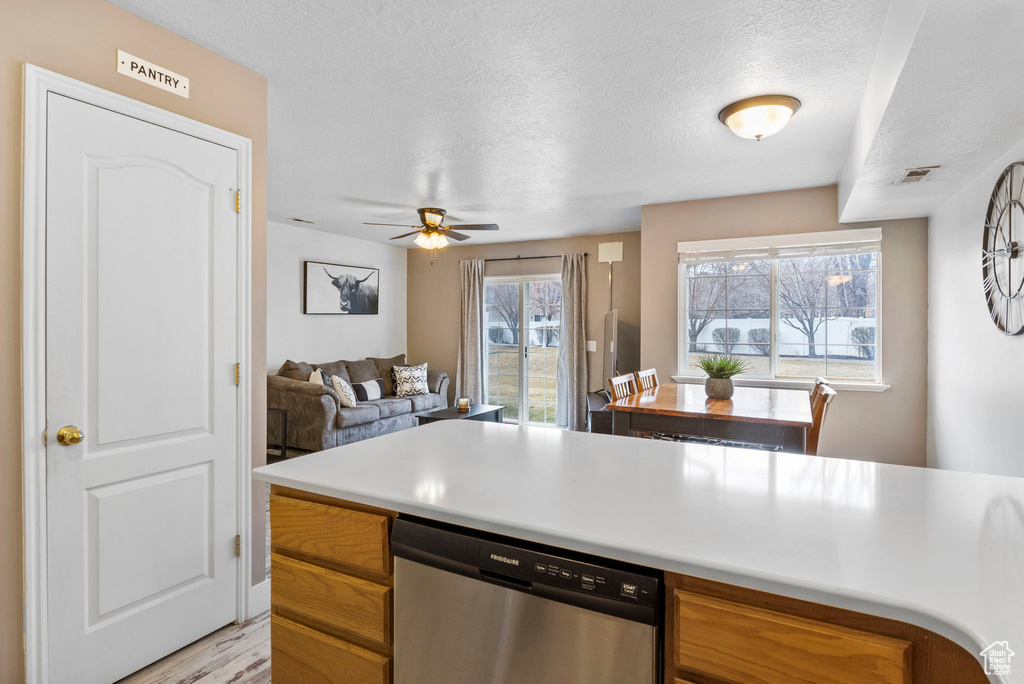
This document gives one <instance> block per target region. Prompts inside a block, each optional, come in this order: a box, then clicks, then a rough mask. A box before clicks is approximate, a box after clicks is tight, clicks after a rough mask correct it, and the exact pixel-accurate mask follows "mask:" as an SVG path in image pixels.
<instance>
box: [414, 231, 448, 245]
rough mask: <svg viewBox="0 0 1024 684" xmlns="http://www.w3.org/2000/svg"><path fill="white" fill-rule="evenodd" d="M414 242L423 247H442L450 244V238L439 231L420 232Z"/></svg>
mask: <svg viewBox="0 0 1024 684" xmlns="http://www.w3.org/2000/svg"><path fill="white" fill-rule="evenodd" d="M413 242H415V243H416V245H417V246H418V247H422V248H423V249H441V248H442V247H447V246H448V238H446V237H445V236H444V235H442V234H441V233H439V232H437V231H431V232H429V233H427V232H423V233H420V234H419V235H417V236H416V239H415V240H413Z"/></svg>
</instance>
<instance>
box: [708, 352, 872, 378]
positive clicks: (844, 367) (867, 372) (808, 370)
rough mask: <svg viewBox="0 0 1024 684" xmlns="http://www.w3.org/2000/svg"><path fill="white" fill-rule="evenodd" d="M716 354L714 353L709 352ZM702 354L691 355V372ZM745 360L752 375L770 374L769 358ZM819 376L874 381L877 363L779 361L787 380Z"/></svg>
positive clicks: (756, 357)
mask: <svg viewBox="0 0 1024 684" xmlns="http://www.w3.org/2000/svg"><path fill="white" fill-rule="evenodd" d="M709 353H714V352H709ZM698 356H701V354H690V368H691V370H697V369H699V366H698V365H697V357H698ZM739 358H741V359H743V360H744V361H746V362H747V364H749V366H750V370H749V371H748V372H749V373H751V374H758V375H767V374H768V357H767V356H743V355H740V356H739ZM818 376H823V377H829V378H832V379H834V380H838V379H856V380H874V379H875V362H874V361H872V360H868V359H851V358H838V359H836V358H829V359H828V360H827V361H826V359H825V357H824V356H819V357H817V358H808V357H804V356H796V357H792V356H791V357H785V356H784V357H782V358H780V359H779V377H785V378H814V377H818Z"/></svg>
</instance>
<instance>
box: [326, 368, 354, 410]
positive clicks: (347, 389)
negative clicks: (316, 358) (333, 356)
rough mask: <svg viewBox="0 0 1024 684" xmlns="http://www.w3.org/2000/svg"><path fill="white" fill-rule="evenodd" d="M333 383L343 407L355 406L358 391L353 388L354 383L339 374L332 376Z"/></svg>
mask: <svg viewBox="0 0 1024 684" xmlns="http://www.w3.org/2000/svg"><path fill="white" fill-rule="evenodd" d="M331 385H333V386H334V391H335V392H337V393H338V400H339V402H340V403H341V405H342V406H343V407H345V408H355V405H356V391H355V390H354V389H352V385H350V384H348V382H347V381H345V380H343V379H341V378H339V377H338V376H337V375H332V376H331Z"/></svg>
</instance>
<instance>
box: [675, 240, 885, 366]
mask: <svg viewBox="0 0 1024 684" xmlns="http://www.w3.org/2000/svg"><path fill="white" fill-rule="evenodd" d="M881 248H882V235H881V229H858V230H849V231H830V232H828V233H813V234H802V235H786V236H775V237H760V238H752V239H749V240H711V241H705V242H691V243H679V279H680V297H679V302H680V311H679V347H680V348H679V369H680V374H682V375H686V374H693V375H699V374H700V372H699V370H698V366H697V362H696V360H697V357H699V356H701V355H705V354H725V355H730V356H735V357H738V358H740V359H742V360H743V361H745V362H746V363H747V367H748V372H747V374H748V375H749V376H754V377H761V378H814V377H818V376H822V377H828V378H830V379H835V380H851V381H857V382H879V381H880V377H879V376H880V372H879V367H878V366H879V356H880V354H879V351H878V349H879V347H878V342H879V339H878V330H879V315H878V314H879V302H878V294H879V287H878V272H879V261H880V258H881Z"/></svg>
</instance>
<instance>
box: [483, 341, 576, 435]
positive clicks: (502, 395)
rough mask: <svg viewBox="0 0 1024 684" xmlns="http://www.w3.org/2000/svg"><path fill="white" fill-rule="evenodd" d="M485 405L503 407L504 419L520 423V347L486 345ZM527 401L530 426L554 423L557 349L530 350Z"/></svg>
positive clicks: (533, 348) (541, 348) (531, 348)
mask: <svg viewBox="0 0 1024 684" xmlns="http://www.w3.org/2000/svg"><path fill="white" fill-rule="evenodd" d="M487 350H488V355H487V357H488V358H487V389H488V394H487V403H488V404H497V405H499V406H504V407H505V412H504V415H505V420H506V421H509V422H517V421H518V420H519V404H518V397H519V348H518V347H517V346H515V345H511V344H493V343H490V344H488V346H487ZM529 364H530V365H529V400H530V422H531V423H549V424H554V423H555V382H556V377H557V368H558V347H530V348H529Z"/></svg>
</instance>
